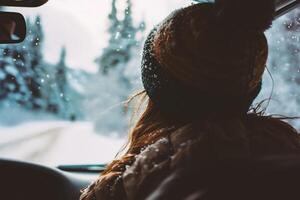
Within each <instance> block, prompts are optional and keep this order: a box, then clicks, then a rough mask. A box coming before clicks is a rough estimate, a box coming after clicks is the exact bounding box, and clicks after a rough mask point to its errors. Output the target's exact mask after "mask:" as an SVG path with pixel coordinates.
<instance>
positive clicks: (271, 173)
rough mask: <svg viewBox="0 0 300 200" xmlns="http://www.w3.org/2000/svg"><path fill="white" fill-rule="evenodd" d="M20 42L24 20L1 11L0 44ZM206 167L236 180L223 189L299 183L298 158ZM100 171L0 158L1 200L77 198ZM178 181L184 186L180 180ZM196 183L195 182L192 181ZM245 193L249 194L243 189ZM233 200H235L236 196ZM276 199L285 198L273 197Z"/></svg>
mask: <svg viewBox="0 0 300 200" xmlns="http://www.w3.org/2000/svg"><path fill="white" fill-rule="evenodd" d="M50 1H55V0H50ZM174 1H176V0H174ZM195 2H197V1H195ZM199 2H200V1H199ZM84 3H85V2H84V1H82V4H84ZM45 4H47V0H21V1H20V0H1V1H0V6H5V7H8V8H9V7H41V8H42V7H43V5H45ZM257 6H259V5H257ZM299 6H300V0H278V1H277V2H276V8H277V9H276V10H277V12H276V17H277V18H279V17H280V16H282V15H284V14H286V13H288V12H290V11H292V10H293V9H295V8H297V7H299ZM8 10H9V9H8ZM253 12H255V11H253ZM25 37H26V20H25V17H24V16H22V14H20V13H17V12H9V11H0V43H1V44H11V45H13V44H12V43H20V42H22V41H23V40H24V39H25ZM0 89H1V88H0ZM0 156H1V155H0ZM79 159H80V158H79ZM202 167H204V166H202ZM205 167H206V168H208V169H211V170H215V171H216V170H217V171H218V172H219V173H218V176H217V177H214V181H215V183H219V184H221V183H222V180H223V183H224V180H225V179H227V178H228V177H237V178H236V179H235V181H232V183H227V182H226V184H227V185H226V188H232V187H236V188H238V187H237V186H238V185H239V184H238V183H239V181H240V179H241V177H242V178H243V180H249V187H253V185H251V184H250V183H253V182H254V179H255V180H259V181H261V184H260V185H259V186H257V187H255V189H257V190H259V187H263V185H264V184H270V183H272V182H273V183H274V181H277V182H278V181H279V182H284V183H286V184H285V185H284V184H281V185H280V187H281V188H282V189H283V188H286V190H285V189H283V190H282V193H284V195H286V194H291V190H288V189H287V188H290V189H291V187H292V185H293V183H295V181H296V180H297V179H298V180H299V176H300V174H299V169H300V157H299V156H291V157H289V158H282V157H278V158H277V157H272V158H261V159H259V160H247V161H244V160H232V161H226V162H225V161H224V163H217V164H216V163H212V164H211V165H210V166H205ZM104 169H105V163H100V164H98V165H88V164H87V165H60V166H57V167H48V166H43V165H38V164H34V163H31V162H24V161H19V160H14V159H0V195H1V196H0V199H9V200H19V199H31V200H37V199H39V200H40V199H44V200H54V199H55V200H75V199H79V197H80V194H81V190H82V189H84V188H85V187H87V186H88V185H89V184H90V183H91V182H92V181H93V180H95V179H96V178H97V177H98V176H99V174H100V173H101V172H102V171H103V170H104ZM221 169H222V170H221ZM233 169H234V170H233ZM215 171H214V172H215ZM192 172H193V173H196V174H197V172H194V171H191V173H192ZM237 174H239V175H237ZM249 174H251V175H249ZM192 176H193V174H192V175H191V174H188V175H187V177H189V178H190V179H192ZM207 176H208V175H207V174H206V175H203V174H197V176H196V177H198V178H201V177H203V178H204V179H205V178H208V177H207ZM194 177H195V176H194ZM238 177H239V178H238ZM253 177H255V178H253ZM178 181H182V182H184V180H178ZM195 182H197V181H196V180H195ZM197 183H198V184H197ZM197 183H195V185H196V186H199V187H201V186H200V185H201V184H200V183H199V182H197ZM262 183H263V184H262ZM230 184H231V185H230ZM250 185H251V186H250ZM278 187H279V186H278ZM253 188H254V187H253ZM171 189H172V187H170V190H171ZM219 189H220V190H219V191H216V193H219V194H221V193H220V191H224V188H223V190H221V189H222V188H221V187H220V188H219ZM239 190H240V193H242V191H244V190H243V189H241V188H239ZM244 192H249V191H246V190H245V191H244ZM177 198H178V197H177ZM254 198H255V197H253V199H254ZM272 198H273V197H272ZM274 198H275V197H274ZM174 199H175V197H174ZM236 199H238V198H237V197H236ZM249 199H251V198H249ZM266 199H268V197H266ZM275 199H284V198H279V197H277V198H275Z"/></svg>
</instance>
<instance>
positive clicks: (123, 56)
mask: <svg viewBox="0 0 300 200" xmlns="http://www.w3.org/2000/svg"><path fill="white" fill-rule="evenodd" d="M116 3H117V2H116V0H112V10H111V13H110V14H109V22H110V27H109V29H108V33H109V35H110V39H109V43H108V46H107V47H106V48H105V49H104V51H103V54H102V55H101V56H100V58H99V59H97V60H96V61H97V63H98V64H99V67H100V71H101V72H102V73H103V74H107V73H108V72H109V70H110V69H113V68H116V67H117V66H119V65H123V66H124V65H126V63H128V62H129V60H130V59H131V54H132V50H133V48H134V47H137V46H138V44H140V42H141V41H138V40H137V38H136V35H137V33H138V32H143V31H144V28H145V23H144V22H141V23H140V25H139V26H137V27H135V26H134V24H133V20H132V3H131V1H130V0H126V3H127V6H126V8H125V10H124V19H118V17H117V16H118V10H117V8H116Z"/></svg>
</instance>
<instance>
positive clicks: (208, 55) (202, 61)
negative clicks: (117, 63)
mask: <svg viewBox="0 0 300 200" xmlns="http://www.w3.org/2000/svg"><path fill="white" fill-rule="evenodd" d="M274 14H275V5H274V0H263V1H261V0H216V2H215V3H199V4H194V5H192V6H189V7H186V8H183V9H180V10H177V11H174V12H173V13H171V14H170V15H169V16H168V17H167V18H166V19H165V20H164V21H163V22H162V23H160V24H159V25H158V26H157V27H155V28H154V29H153V30H152V31H151V33H150V35H149V36H148V38H147V40H146V43H145V46H144V54H143V60H142V80H143V84H144V87H145V90H146V92H147V94H148V96H149V97H150V99H151V100H152V101H153V102H154V104H155V105H157V106H158V107H159V108H160V109H161V110H162V111H163V112H164V113H167V114H171V115H174V114H175V115H176V114H181V115H191V116H195V115H196V116H198V115H207V114H211V113H215V114H218V115H219V114H222V113H224V114H225V113H226V114H229V113H230V114H244V113H246V112H247V111H248V109H249V107H250V105H251V103H252V101H253V100H254V98H255V97H256V96H257V94H258V93H259V91H260V88H261V81H262V75H263V72H264V70H265V65H266V61H267V57H268V44H267V40H266V37H265V35H264V31H266V30H267V29H268V28H269V27H270V26H271V24H272V20H273V17H274Z"/></svg>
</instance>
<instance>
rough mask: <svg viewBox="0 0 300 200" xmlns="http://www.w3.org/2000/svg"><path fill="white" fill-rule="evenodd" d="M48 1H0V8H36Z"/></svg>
mask: <svg viewBox="0 0 300 200" xmlns="http://www.w3.org/2000/svg"><path fill="white" fill-rule="evenodd" d="M47 1H48V0H0V6H17V7H38V6H41V5H43V4H45V3H46V2H47Z"/></svg>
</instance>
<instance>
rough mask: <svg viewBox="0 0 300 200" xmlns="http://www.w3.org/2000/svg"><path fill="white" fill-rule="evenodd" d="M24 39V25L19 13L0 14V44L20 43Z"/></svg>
mask: <svg viewBox="0 0 300 200" xmlns="http://www.w3.org/2000/svg"><path fill="white" fill-rule="evenodd" d="M25 37H26V23H25V19H24V17H23V16H22V15H21V14H19V13H11V12H0V44H7V43H20V42H22V41H23V40H24V39H25Z"/></svg>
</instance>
